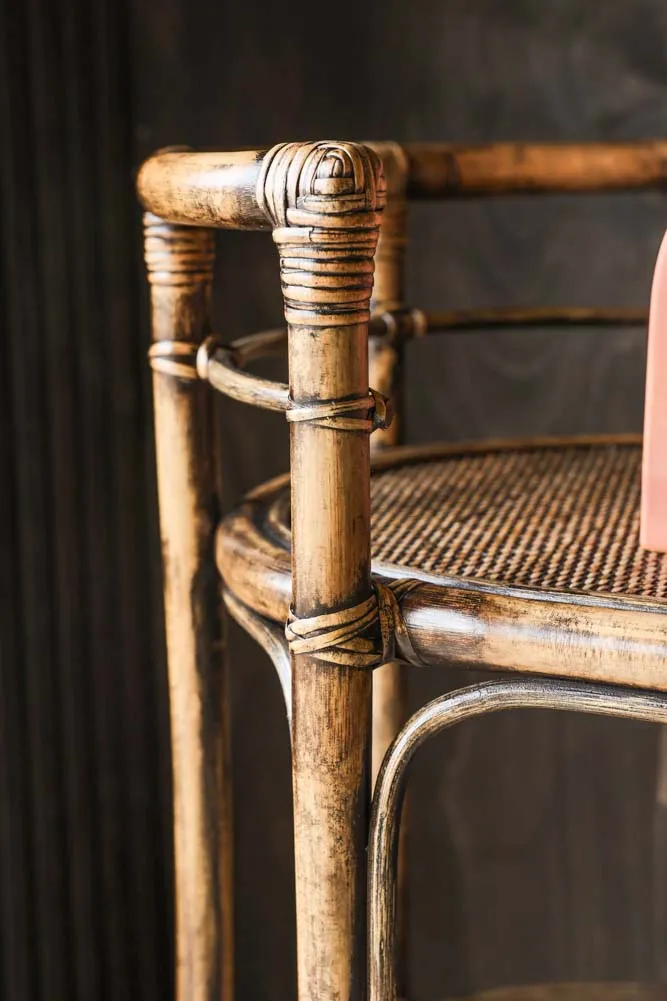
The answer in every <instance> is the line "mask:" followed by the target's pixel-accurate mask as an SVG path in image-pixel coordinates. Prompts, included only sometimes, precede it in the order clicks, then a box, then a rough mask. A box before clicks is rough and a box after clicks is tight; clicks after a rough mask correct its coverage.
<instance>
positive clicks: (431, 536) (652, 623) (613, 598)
mask: <svg viewBox="0 0 667 1001" xmlns="http://www.w3.org/2000/svg"><path fill="white" fill-rule="evenodd" d="M640 480H641V442H640V440H639V439H638V438H636V437H634V438H630V437H625V438H621V439H615V440H611V439H608V438H605V439H599V438H598V439H594V440H591V439H588V440H582V439H568V440H566V441H562V440H561V441H558V442H545V441H542V442H534V443H521V442H519V443H516V442H515V443H507V444H494V443H487V444H477V445H470V446H466V447H464V446H459V447H454V446H448V447H447V446H436V447H429V448H427V449H424V448H421V449H419V448H418V449H414V448H409V449H405V448H403V449H401V448H398V449H391V450H388V451H387V452H386V453H381V454H380V455H379V456H378V457H376V459H375V460H374V469H373V475H372V479H371V501H372V546H371V550H372V557H373V571H374V573H375V574H377V575H379V576H380V577H383V578H385V579H388V580H392V579H393V580H394V581H396V579H397V578H398V579H401V578H409V579H410V582H409V590H408V591H407V592H406V597H405V598H404V599H403V612H404V621H405V623H406V625H407V628H408V633H409V636H410V639H411V643H412V649H411V650H408V651H407V652H406V651H403V652H402V654H401V655H402V656H406V657H408V658H409V659H414V658H413V655H414V654H416V657H417V660H418V661H419V662H422V661H425V662H427V663H440V662H444V661H447V662H450V663H452V662H457V663H461V664H467V665H489V666H492V667H494V668H500V669H507V670H528V671H539V672H541V673H544V674H552V675H554V674H555V675H570V676H572V677H582V678H594V679H597V680H607V681H610V682H614V683H623V684H640V685H642V686H645V687H654V688H657V689H659V690H664V689H667V672H666V671H665V667H664V665H665V662H667V555H665V554H661V553H655V552H648V551H646V550H644V549H642V548H641V547H640V545H639V502H640ZM289 510H290V497H289V484H288V481H287V479H286V478H285V477H282V478H280V479H279V480H274V481H272V482H271V483H269V484H266V485H265V486H263V487H260V488H258V490H256V491H253V493H252V494H251V495H249V496H248V498H246V500H245V501H244V502H243V504H242V505H241V506H240V507H239V508H238V509H236V510H235V511H234V512H232V513H231V514H230V515H228V516H227V518H225V519H224V521H223V522H222V524H221V525H220V527H219V530H218V539H217V560H218V567H219V569H220V572H221V574H222V577H223V579H224V583H225V587H226V592H227V593H228V594H231V596H232V599H233V600H238V601H240V602H241V603H242V604H243V605H245V606H247V607H248V608H249V609H251V610H252V611H253V612H254V613H256V614H259V615H260V616H262V617H263V618H264V619H269V620H273V621H274V622H278V623H283V622H284V621H285V619H286V617H287V614H288V610H289V603H290V596H291V565H290V543H291V534H290V524H289ZM232 614H234V615H236V616H237V617H238V616H239V614H240V615H241V617H242V615H243V612H242V609H241V610H240V612H239V609H238V608H236V609H232Z"/></svg>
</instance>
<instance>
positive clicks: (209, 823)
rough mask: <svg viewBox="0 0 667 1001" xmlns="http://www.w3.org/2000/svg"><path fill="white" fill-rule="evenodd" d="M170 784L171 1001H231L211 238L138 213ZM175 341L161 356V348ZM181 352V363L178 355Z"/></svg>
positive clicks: (203, 231) (229, 860)
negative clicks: (209, 347) (208, 362)
mask: <svg viewBox="0 0 667 1001" xmlns="http://www.w3.org/2000/svg"><path fill="white" fill-rule="evenodd" d="M145 251H146V265H147V269H148V277H149V281H150V283H151V306H152V327H153V341H154V342H157V344H154V346H153V348H152V350H151V358H152V364H153V369H154V378H153V387H154V402H155V441H156V454H157V478H158V496H159V507H160V532H161V538H162V554H163V569H164V605H165V626H166V638H167V665H168V673H169V692H170V715H171V746H172V766H173V787H174V792H173V796H174V855H175V859H174V861H175V884H176V954H177V956H176V958H177V970H176V988H177V998H178V1001H220V999H223V1001H231V997H232V973H233V966H232V886H231V863H232V855H231V847H232V845H231V823H230V819H231V818H230V812H231V803H230V782H229V756H228V743H227V740H228V725H227V717H226V712H227V698H226V690H225V684H226V673H225V663H224V649H223V620H222V605H221V599H220V588H219V581H218V578H217V573H216V570H215V564H214V560H213V529H214V526H215V523H216V521H217V517H218V507H217V498H216V489H215V473H214V460H215V456H214V448H213V435H212V414H211V394H210V391H209V390H208V389H207V387H206V386H205V385H204V384H203V383H199V382H197V381H196V378H193V372H192V361H193V356H194V352H195V351H196V347H197V345H198V344H199V343H200V342H201V340H202V339H203V337H205V336H206V335H207V334H208V332H209V322H210V320H209V308H210V295H211V280H212V268H213V256H214V249H213V236H212V233H211V232H210V231H209V230H206V229H195V228H191V227H186V226H174V225H170V224H168V223H165V222H163V221H162V220H160V219H158V218H157V217H155V216H152V215H147V216H146V217H145ZM165 342H172V344H171V348H170V350H169V351H168V352H167V353H168V354H169V355H170V357H161V352H160V348H159V346H158V345H162V346H164V345H165ZM179 355H182V358H183V362H184V363H185V365H184V367H183V368H180V367H179V364H178V358H179Z"/></svg>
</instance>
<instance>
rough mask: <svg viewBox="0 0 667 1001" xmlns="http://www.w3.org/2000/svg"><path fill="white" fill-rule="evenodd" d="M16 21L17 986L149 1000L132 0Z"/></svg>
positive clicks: (2, 936)
mask: <svg viewBox="0 0 667 1001" xmlns="http://www.w3.org/2000/svg"><path fill="white" fill-rule="evenodd" d="M6 7H7V5H4V6H3V12H4V11H5V10H6ZM0 29H1V30H0V45H1V46H2V52H1V55H0V68H1V70H2V73H3V79H2V82H1V86H0V102H2V104H1V105H0V106H1V107H2V115H1V118H0V135H1V136H2V140H1V142H0V157H1V162H2V204H1V211H0V226H1V227H2V229H1V244H2V254H3V261H2V271H1V274H2V294H1V303H0V310H1V312H0V317H1V319H0V323H1V324H2V331H3V354H2V365H1V366H0V380H1V385H0V427H1V428H2V431H1V433H0V443H1V447H2V456H1V460H0V461H1V470H2V474H1V475H2V488H1V489H0V504H1V505H2V513H1V517H0V531H1V532H2V541H1V546H2V558H1V559H0V566H1V567H2V584H3V587H2V599H1V606H0V608H1V624H0V636H1V637H2V660H1V662H0V721H1V736H0V740H1V742H2V743H1V747H0V837H1V842H0V901H1V907H2V910H1V912H0V919H1V920H0V956H1V957H2V959H1V964H0V996H1V997H2V998H3V999H9V1001H42V999H43V1001H47V999H48V1001H72V999H73V998H81V999H86V1001H87V999H91V1001H93V999H94V1001H100V999H105V998H109V999H114V1001H115V999H121V998H128V999H129V998H132V999H133V1001H143V999H146V1001H147V999H149V998H156V999H157V998H165V997H168V996H169V984H170V980H171V959H170V954H169V950H170V944H169V943H170V933H169V928H170V907H171V904H170V900H169V876H168V872H169V870H168V863H167V861H166V860H167V857H168V856H167V851H166V850H165V849H166V848H168V843H166V839H167V838H168V827H167V826H165V825H164V824H163V822H162V818H163V816H164V815H165V811H166V803H165V800H166V795H167V792H168V790H167V789H166V788H164V785H165V781H164V780H163V781H162V782H160V779H159V776H164V775H168V768H167V767H165V761H164V760H161V761H160V760H159V759H158V755H160V754H164V749H165V747H166V741H165V727H166V711H165V705H164V700H163V695H162V694H161V693H162V685H161V681H160V670H161V663H162V662H161V649H160V640H159V636H160V633H159V630H157V629H156V622H157V612H158V609H156V607H155V604H156V602H155V600H154V595H155V594H156V593H157V589H156V588H155V580H154V579H153V578H154V571H152V570H151V566H153V567H154V566H155V561H154V560H152V557H151V553H150V552H149V550H151V549H152V548H154V537H155V529H154V525H153V523H152V521H151V510H150V504H151V502H152V460H151V452H150V447H149V443H150V434H151V427H150V418H149V409H148V397H147V391H146V383H145V381H144V377H143V365H142V364H141V362H140V359H141V357H142V354H143V345H144V342H145V339H146V328H145V325H144V324H143V323H142V320H141V316H140V309H139V302H140V299H139V296H140V294H141V293H140V289H141V285H140V283H141V270H140V265H139V263H138V258H137V256H136V253H135V251H136V249H137V241H138V228H137V213H136V209H135V205H134V197H133V192H132V177H131V171H130V165H131V164H132V162H133V151H132V148H131V143H130V140H131V134H132V133H131V127H132V123H131V119H130V118H129V116H128V109H129V108H130V107H131V97H132V95H131V81H132V74H131V66H130V63H129V55H130V49H129V38H128V37H127V30H128V23H127V11H126V10H125V8H124V6H123V5H122V4H120V5H119V4H117V3H115V2H114V0H105V2H95V3H88V2H86V0H69V2H65V0H63V2H51V0H31V2H28V3H26V4H14V5H12V9H11V14H10V15H9V16H7V17H5V18H4V20H3V23H2V24H1V25H0ZM151 560H152V562H151Z"/></svg>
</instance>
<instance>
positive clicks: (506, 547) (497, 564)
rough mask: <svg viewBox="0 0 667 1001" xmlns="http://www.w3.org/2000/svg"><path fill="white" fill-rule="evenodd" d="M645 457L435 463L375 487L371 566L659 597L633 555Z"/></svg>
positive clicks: (663, 560) (580, 450) (666, 568)
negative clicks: (379, 564) (380, 564)
mask: <svg viewBox="0 0 667 1001" xmlns="http://www.w3.org/2000/svg"><path fill="white" fill-rule="evenodd" d="M640 465H641V451H640V448H639V447H638V446H634V445H613V446H594V447H593V446H569V447H562V448H537V449H533V450H529V451H500V452H488V453H482V454H470V455H467V456H463V457H457V458H452V459H437V460H432V461H425V462H418V463H414V464H407V465H403V466H397V467H394V468H390V469H387V470H383V471H379V472H377V473H376V474H375V476H374V477H373V483H372V497H373V557H374V559H376V560H378V561H380V562H383V563H392V564H395V565H398V566H401V567H405V568H412V569H418V570H420V571H425V572H430V573H433V574H438V575H452V576H458V577H464V578H466V577H468V578H474V579H481V580H485V581H492V582H498V583H503V584H511V585H515V586H528V587H547V588H554V589H557V590H573V591H593V592H597V593H603V594H623V595H634V596H637V597H645V598H666V597H667V556H665V555H663V554H657V553H651V552H647V551H645V550H643V549H641V548H640V547H639V490H640Z"/></svg>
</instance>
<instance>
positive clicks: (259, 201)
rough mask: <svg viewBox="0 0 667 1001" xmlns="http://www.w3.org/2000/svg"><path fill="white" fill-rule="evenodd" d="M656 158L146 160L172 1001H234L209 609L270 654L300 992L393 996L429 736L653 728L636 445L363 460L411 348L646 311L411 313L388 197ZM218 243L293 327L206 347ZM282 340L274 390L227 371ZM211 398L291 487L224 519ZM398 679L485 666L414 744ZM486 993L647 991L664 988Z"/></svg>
mask: <svg viewBox="0 0 667 1001" xmlns="http://www.w3.org/2000/svg"><path fill="white" fill-rule="evenodd" d="M666 162H667V143H637V144H625V145H613V146H612V145H591V146H577V147H573V146H553V147H547V146H537V145H522V146H520V145H518V144H506V145H496V146H486V147H476V148H462V147H451V146H430V147H425V146H411V147H405V148H401V147H399V146H397V145H395V144H390V143H377V144H369V145H357V144H352V143H338V142H320V143H294V144H284V145H280V146H276V147H274V148H273V149H271V150H269V151H259V152H248V153H230V154H223V153H201V154H198V153H193V152H187V151H182V150H179V151H163V152H161V153H158V154H157V155H156V156H154V157H153V158H151V159H150V160H148V161H147V162H146V163H145V164H144V166H143V168H142V170H141V172H140V176H139V192H140V197H141V201H142V203H143V205H144V207H145V208H146V210H147V213H148V214H147V216H146V229H145V233H146V243H145V246H146V262H147V267H148V275H149V280H150V283H151V297H152V316H153V344H152V347H151V351H150V358H151V364H152V367H153V371H154V389H155V421H156V442H157V462H158V487H159V502H160V521H161V534H162V540H163V551H164V579H165V608H166V631H167V644H168V667H169V682H170V693H171V722H172V745H173V767H174V813H175V817H174V824H175V864H176V894H177V902H176V903H177V945H178V949H177V951H178V977H177V980H178V997H179V1001H213V999H214V998H215V999H216V1001H217V999H219V998H220V996H221V995H222V996H223V997H224V998H225V1001H230V998H231V979H232V972H231V971H232V961H231V959H232V944H231V933H230V920H231V913H232V907H231V882H230V876H229V870H230V852H229V843H230V835H229V829H230V828H229V804H230V801H229V782H228V777H227V774H226V773H227V768H228V757H227V750H226V739H227V727H226V722H225V706H226V700H225V692H224V685H225V665H224V654H223V649H222V623H221V620H222V601H223V598H224V602H225V604H226V607H227V609H228V610H229V612H230V613H231V615H232V616H233V617H234V618H235V619H236V620H237V621H238V622H240V623H241V624H242V625H243V626H244V627H245V628H246V629H247V630H248V632H249V633H251V634H252V635H253V636H254V637H255V638H256V639H257V640H258V641H259V642H260V643H261V644H262V645H263V647H264V648H265V649H266V650H267V651H268V653H269V654H270V656H271V658H272V659H273V662H274V664H275V666H276V669H277V671H278V674H279V677H280V679H281V683H282V686H283V690H284V695H285V702H286V706H287V710H288V717H289V720H290V728H291V741H292V761H293V789H294V838H295V860H296V901H297V915H296V929H297V954H298V985H299V987H298V993H299V999H300V1001H361V999H363V998H365V996H366V994H368V995H369V1001H394V999H395V997H396V995H397V986H396V980H397V978H396V974H395V962H394V958H395V953H396V951H397V950H396V948H395V939H396V931H395V925H396V922H395V910H396V909H397V908H396V899H397V891H396V859H397V853H398V825H399V814H400V804H401V797H402V793H403V789H404V784H405V778H404V776H405V769H406V765H407V763H408V761H409V760H410V758H411V756H412V755H413V753H414V751H415V750H416V748H417V747H418V746H419V745H420V744H421V743H422V741H424V740H425V739H426V738H427V737H428V736H429V735H430V734H432V733H434V732H436V731H438V730H441V729H442V728H443V727H445V726H448V725H451V724H452V723H455V722H459V721H461V720H464V719H467V718H469V717H471V716H477V715H480V714H482V713H487V712H492V711H496V710H500V709H507V708H521V707H524V706H529V707H544V708H550V709H564V710H576V711H582V712H589V713H601V714H606V715H611V716H619V717H632V718H635V719H643V720H652V721H655V722H665V721H667V696H665V695H664V694H661V693H662V692H664V691H665V690H667V673H666V672H665V663H666V662H667V617H666V613H667V600H666V599H667V556H664V555H660V554H657V553H653V552H647V551H645V550H643V549H642V548H641V547H640V545H639V541H638V520H639V485H640V464H641V450H640V441H639V439H638V438H635V437H628V436H626V437H615V438H611V437H605V438H568V439H559V440H555V441H552V440H539V441H494V442H488V443H485V444H474V445H460V446H455V447H454V446H431V447H428V448H400V447H399V448H395V447H391V448H384V447H378V448H374V450H373V453H374V454H373V456H372V457H371V432H373V431H375V432H376V433H375V434H374V435H373V439H374V443H375V444H376V445H378V446H386V445H390V446H393V445H395V443H396V441H397V427H398V418H399V417H400V415H394V423H393V425H392V423H391V418H392V405H391V402H390V401H391V400H392V399H399V400H400V395H401V394H400V385H399V379H400V371H401V354H402V346H403V344H404V343H405V342H406V341H407V339H409V338H411V337H415V336H423V335H426V334H430V333H431V331H433V330H438V329H451V328H453V327H459V328H460V327H466V326H475V327H478V328H479V327H480V326H488V325H503V324H510V325H520V324H523V323H534V322H539V323H542V324H543V323H550V322H554V323H559V324H562V323H578V322H579V323H588V324H605V323H611V322H615V321H625V320H629V319H631V320H641V319H644V318H645V317H644V316H643V315H637V314H631V313H622V312H619V311H616V312H614V311H612V312H609V311H606V312H605V311H599V310H598V311H595V310H591V311H587V310H569V311H568V310H565V311H563V310H559V311H539V312H535V311H532V312H531V311H523V312H518V311H509V312H508V311H499V312H487V313H474V314H467V313H457V314H451V313H450V314H439V315H428V314H424V313H423V312H420V311H419V310H414V309H410V308H407V307H406V305H405V303H404V298H403V252H404V244H405V222H406V201H407V200H408V199H409V198H411V197H414V198H454V197H457V196H459V195H479V196H481V195H487V194H488V195H491V194H492V195H498V194H503V193H504V192H510V191H528V190H529V191H541V192H550V191H593V190H612V189H628V188H644V187H657V186H662V185H664V184H665V181H666V171H665V163H666ZM385 204H386V207H385ZM383 209H384V214H382V211H383ZM210 227H231V228H239V229H272V231H273V238H274V241H275V243H276V245H277V249H278V253H279V256H280V272H281V278H282V287H283V294H284V303H285V316H286V320H287V328H288V330H287V332H286V331H282V330H278V331H271V332H268V333H263V334H258V335H256V336H248V337H245V338H243V339H241V340H239V341H236V342H235V343H233V344H230V345H226V346H225V345H223V344H221V343H220V342H219V341H218V340H217V339H216V338H215V336H213V335H212V333H211V330H210V321H209V306H210V293H211V282H212V270H213V254H214V251H213V237H212V232H211V229H210ZM378 237H379V242H378ZM374 268H375V284H373V273H374ZM283 348H286V350H287V353H288V359H289V372H290V384H289V387H288V386H287V385H282V384H276V383H273V382H270V381H267V380H264V379H260V378H257V377H254V376H253V375H252V374H250V373H249V372H247V371H246V370H245V369H246V366H247V364H248V363H249V362H251V361H252V360H253V359H254V358H256V357H259V356H260V355H263V354H265V353H268V352H273V351H276V350H281V349H283ZM369 359H370V376H369ZM207 383H208V385H207ZM369 385H370V387H371V389H370V390H369ZM210 387H213V388H214V389H216V390H219V391H221V392H222V393H226V394H227V395H229V396H232V397H234V398H235V399H237V400H240V401H244V402H246V403H251V404H255V405H257V406H260V407H265V408H268V409H272V410H276V411H281V412H283V413H284V414H285V416H286V418H287V420H288V421H289V422H290V429H291V473H290V477H285V478H282V479H278V480H274V481H272V482H271V483H268V484H266V485H265V486H262V487H259V488H258V489H256V490H255V491H254V492H252V493H251V494H250V495H249V496H248V497H246V499H245V500H244V501H243V502H242V503H241V504H240V505H239V506H238V507H237V508H236V509H235V510H234V511H233V512H232V513H230V514H228V515H227V516H226V517H224V518H223V519H222V520H221V519H220V515H219V510H218V504H217V490H216V456H215V450H214V446H213V435H212V430H211V412H210V403H211V396H212V394H211V393H210ZM371 560H372V562H371ZM216 567H217V570H216ZM285 623H287V625H285ZM413 664H414V665H416V664H432V665H448V664H459V665H475V666H478V665H484V666H486V667H488V668H490V669H494V670H496V671H499V672H503V677H501V678H499V679H498V680H497V681H494V682H491V683H487V684H482V685H475V686H473V687H470V688H465V689H463V690H460V691H456V692H454V693H452V694H449V695H446V696H444V697H442V698H440V699H437V700H436V701H435V702H432V703H430V704H429V705H427V706H425V707H424V708H423V709H422V710H420V711H419V712H418V713H417V714H416V715H415V716H414V717H412V719H411V720H410V721H408V722H407V723H406V721H405V718H404V712H405V710H404V698H403V684H404V680H405V672H406V670H409V665H413ZM381 666H382V669H381V670H377V671H376V669H378V668H380V667H381ZM374 672H375V673H374ZM509 672H511V674H512V676H511V677H510V676H509ZM373 689H374V690H373ZM372 704H373V705H374V706H375V712H374V713H373V709H372ZM394 737H395V738H396V739H395V740H394V742H393V743H392V744H391V747H390V749H389V750H388V752H387V754H386V756H384V752H385V750H386V749H387V745H388V744H389V742H390V741H391V740H392V739H393V738H394ZM373 745H374V746H373ZM372 752H373V757H374V759H375V765H374V769H372V767H371V758H372ZM383 756H384V762H383V764H382V767H381V768H380V769H379V773H378V777H377V781H376V782H375V791H374V795H373V799H372V804H371V785H372V778H373V771H374V770H376V769H377V766H378V763H379V761H380V759H381V758H382V757H383ZM371 805H372V808H371ZM367 846H368V854H367ZM398 897H399V902H400V894H398ZM491 996H492V997H494V998H495V999H496V1001H501V999H502V1001H506V999H508V998H510V997H512V998H517V999H522V1001H526V999H528V998H530V999H533V1001H537V999H540V1001H562V999H563V998H565V997H568V998H572V997H580V998H587V999H589V1001H597V999H602V998H614V999H630V998H633V999H637V998H658V997H660V998H667V988H661V987H659V986H654V987H645V988H641V987H635V986H632V985H602V986H600V985H598V986H597V987H596V986H595V985H579V986H575V987H574V988H567V987H565V986H563V985H561V986H556V987H540V988H534V989H526V988H522V989H521V990H517V991H516V992H511V991H507V992H506V991H501V992H499V993H494V994H492V995H490V997H491Z"/></svg>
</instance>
